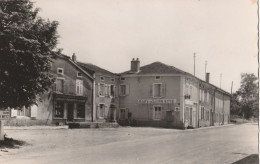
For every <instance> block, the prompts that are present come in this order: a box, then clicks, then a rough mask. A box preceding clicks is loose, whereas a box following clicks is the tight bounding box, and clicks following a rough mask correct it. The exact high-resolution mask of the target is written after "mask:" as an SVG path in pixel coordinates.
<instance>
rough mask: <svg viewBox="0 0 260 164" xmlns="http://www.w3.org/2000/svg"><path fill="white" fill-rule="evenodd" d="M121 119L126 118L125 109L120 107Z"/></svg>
mask: <svg viewBox="0 0 260 164" xmlns="http://www.w3.org/2000/svg"><path fill="white" fill-rule="evenodd" d="M119 118H120V120H124V119H125V109H120V117H119Z"/></svg>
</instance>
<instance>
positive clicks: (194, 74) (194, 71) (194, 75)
mask: <svg viewBox="0 0 260 164" xmlns="http://www.w3.org/2000/svg"><path fill="white" fill-rule="evenodd" d="M193 57H194V73H193V75H194V76H195V57H196V53H195V52H194V55H193Z"/></svg>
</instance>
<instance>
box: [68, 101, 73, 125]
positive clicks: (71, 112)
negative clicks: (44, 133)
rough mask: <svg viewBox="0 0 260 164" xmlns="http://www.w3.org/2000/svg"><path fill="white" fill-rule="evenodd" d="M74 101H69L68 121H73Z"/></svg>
mask: <svg viewBox="0 0 260 164" xmlns="http://www.w3.org/2000/svg"><path fill="white" fill-rule="evenodd" d="M73 106H74V104H73V103H68V117H67V120H68V121H73Z"/></svg>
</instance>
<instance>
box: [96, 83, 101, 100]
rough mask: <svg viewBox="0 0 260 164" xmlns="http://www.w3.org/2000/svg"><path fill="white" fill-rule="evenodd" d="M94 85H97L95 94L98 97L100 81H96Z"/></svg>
mask: <svg viewBox="0 0 260 164" xmlns="http://www.w3.org/2000/svg"><path fill="white" fill-rule="evenodd" d="M96 86H97V87H96V95H97V97H99V90H100V83H97V85H96Z"/></svg>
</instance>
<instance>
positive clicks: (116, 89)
mask: <svg viewBox="0 0 260 164" xmlns="http://www.w3.org/2000/svg"><path fill="white" fill-rule="evenodd" d="M117 96H118V88H117V87H116V86H115V97H117Z"/></svg>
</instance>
